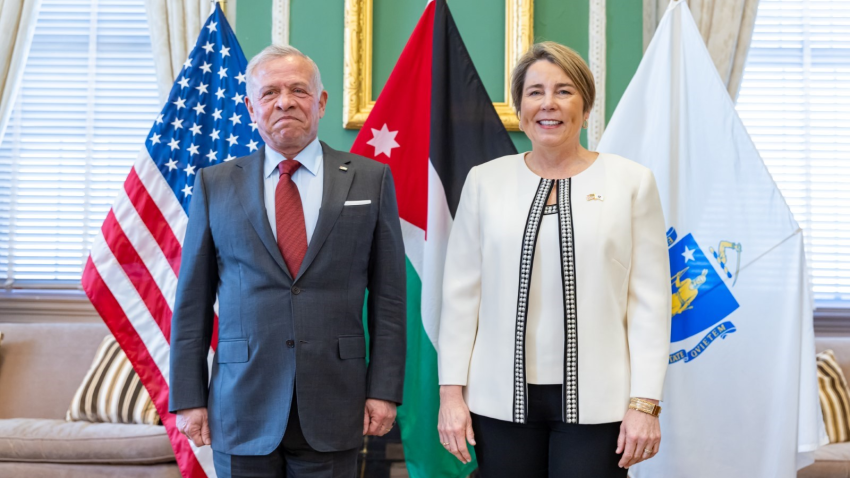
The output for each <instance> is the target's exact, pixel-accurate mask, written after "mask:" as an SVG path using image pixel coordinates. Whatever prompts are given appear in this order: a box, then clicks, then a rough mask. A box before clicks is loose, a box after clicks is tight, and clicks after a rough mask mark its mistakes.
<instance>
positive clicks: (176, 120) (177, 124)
mask: <svg viewBox="0 0 850 478" xmlns="http://www.w3.org/2000/svg"><path fill="white" fill-rule="evenodd" d="M171 126H174V129H183V120H182V119H180V118H174V121H172V122H171Z"/></svg>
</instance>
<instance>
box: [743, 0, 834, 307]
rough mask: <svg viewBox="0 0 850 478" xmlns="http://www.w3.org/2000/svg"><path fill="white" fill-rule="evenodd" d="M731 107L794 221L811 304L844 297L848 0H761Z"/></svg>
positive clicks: (824, 304)
mask: <svg viewBox="0 0 850 478" xmlns="http://www.w3.org/2000/svg"><path fill="white" fill-rule="evenodd" d="M737 109H738V114H739V115H740V116H741V119H742V120H743V122H744V124H745V125H746V126H747V129H748V131H749V133H750V135H751V136H752V138H753V140H754V141H755V143H756V146H757V147H758V149H759V151H760V152H761V156H762V158H764V161H765V163H766V164H767V168H768V169H769V170H770V173H771V174H772V175H773V178H774V180H775V181H776V183H777V184H778V185H779V188H780V189H781V190H782V193H783V195H784V196H785V199H786V201H787V202H788V205H789V206H790V207H791V210H792V211H793V212H794V216H795V217H796V219H797V221H798V222H799V223H800V226H801V227H802V228H803V230H804V233H805V238H806V253H807V256H808V259H809V268H810V271H811V274H812V282H813V287H814V292H815V301H816V304H817V305H818V307H826V308H830V307H850V2H847V1H846V0H784V1H783V0H761V2H760V3H759V8H758V14H757V16H756V25H755V30H754V33H753V41H752V44H751V46H750V52H749V56H748V59H747V64H746V67H745V69H744V78H743V82H742V85H741V91H740V94H739V96H738V105H737Z"/></svg>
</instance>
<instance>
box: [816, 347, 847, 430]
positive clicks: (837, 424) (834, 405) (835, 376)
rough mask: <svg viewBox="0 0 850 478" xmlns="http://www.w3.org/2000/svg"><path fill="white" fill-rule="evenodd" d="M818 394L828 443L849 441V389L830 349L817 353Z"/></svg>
mask: <svg viewBox="0 0 850 478" xmlns="http://www.w3.org/2000/svg"><path fill="white" fill-rule="evenodd" d="M817 367H818V369H817V370H818V371H817V374H818V395H819V396H820V406H821V410H823V420H824V424H825V425H826V433H827V435H829V441H830V443H841V442H846V441H850V390H848V389H847V380H846V379H845V378H844V373H843V372H842V371H841V367H839V366H838V362H837V361H836V360H835V355H834V354H833V352H832V350H825V351H823V352H821V353H819V354H818V355H817Z"/></svg>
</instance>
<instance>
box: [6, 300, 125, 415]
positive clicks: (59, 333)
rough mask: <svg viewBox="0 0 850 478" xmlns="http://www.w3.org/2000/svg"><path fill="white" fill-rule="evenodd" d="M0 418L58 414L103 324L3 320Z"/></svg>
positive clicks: (87, 362) (83, 369)
mask: <svg viewBox="0 0 850 478" xmlns="http://www.w3.org/2000/svg"><path fill="white" fill-rule="evenodd" d="M2 320H3V318H2V317H0V329H2V330H3V345H2V346H0V418H49V419H63V418H65V412H67V411H68V404H69V403H71V397H73V396H74V391H75V390H76V389H77V387H79V386H80V381H81V380H82V379H83V376H84V375H85V374H86V370H87V369H88V367H89V365H91V359H92V357H94V352H95V350H97V347H98V345H99V344H100V343H101V342H102V341H103V337H104V336H105V335H106V334H108V333H109V330H108V329H107V328H106V325H105V324H104V323H103V322H102V321H101V322H97V323H73V324H58V323H27V324H13V323H3V322H2Z"/></svg>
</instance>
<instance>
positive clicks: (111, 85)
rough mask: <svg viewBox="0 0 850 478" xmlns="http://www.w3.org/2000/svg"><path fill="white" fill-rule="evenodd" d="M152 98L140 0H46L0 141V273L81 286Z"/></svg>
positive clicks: (146, 124) (12, 282)
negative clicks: (2, 137)
mask: <svg viewBox="0 0 850 478" xmlns="http://www.w3.org/2000/svg"><path fill="white" fill-rule="evenodd" d="M160 107H161V104H160V101H159V97H158V91H157V84H156V73H155V70H154V62H153V54H152V52H151V43H150V34H149V30H148V25H147V19H146V16H145V5H144V0H43V2H42V6H41V9H40V11H39V15H38V20H37V23H36V28H35V34H34V37H33V43H32V49H31V51H30V55H29V58H28V59H27V63H26V66H25V67H24V74H23V80H22V83H21V88H20V92H19V94H18V96H17V98H16V99H15V105H14V107H13V111H12V116H11V120H10V122H9V126H8V128H7V130H6V135H5V137H4V139H3V143H2V144H0V284H3V283H4V282H5V284H6V287H7V288H8V287H23V288H38V287H60V288H61V287H67V288H77V287H79V280H80V275H81V273H82V268H83V265H84V263H85V260H86V258H87V257H88V249H89V247H90V245H91V243H92V241H93V239H94V237H96V235H97V234H98V230H99V228H100V225H101V223H102V222H103V219H104V217H105V216H106V213H107V212H108V210H109V207H110V206H111V204H112V200H113V198H114V197H115V195H116V191H117V190H118V189H119V188H120V187H122V184H123V181H124V178H125V177H126V176H127V173H128V172H129V169H130V166H131V165H132V163H133V161H134V160H135V158H136V155H137V154H138V152H139V151H140V149H141V148H142V146H143V144H144V140H145V136H146V134H147V132H148V130H149V129H150V127H151V124H152V121H153V119H154V118H155V117H156V115H157V113H158V111H159V109H160Z"/></svg>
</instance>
